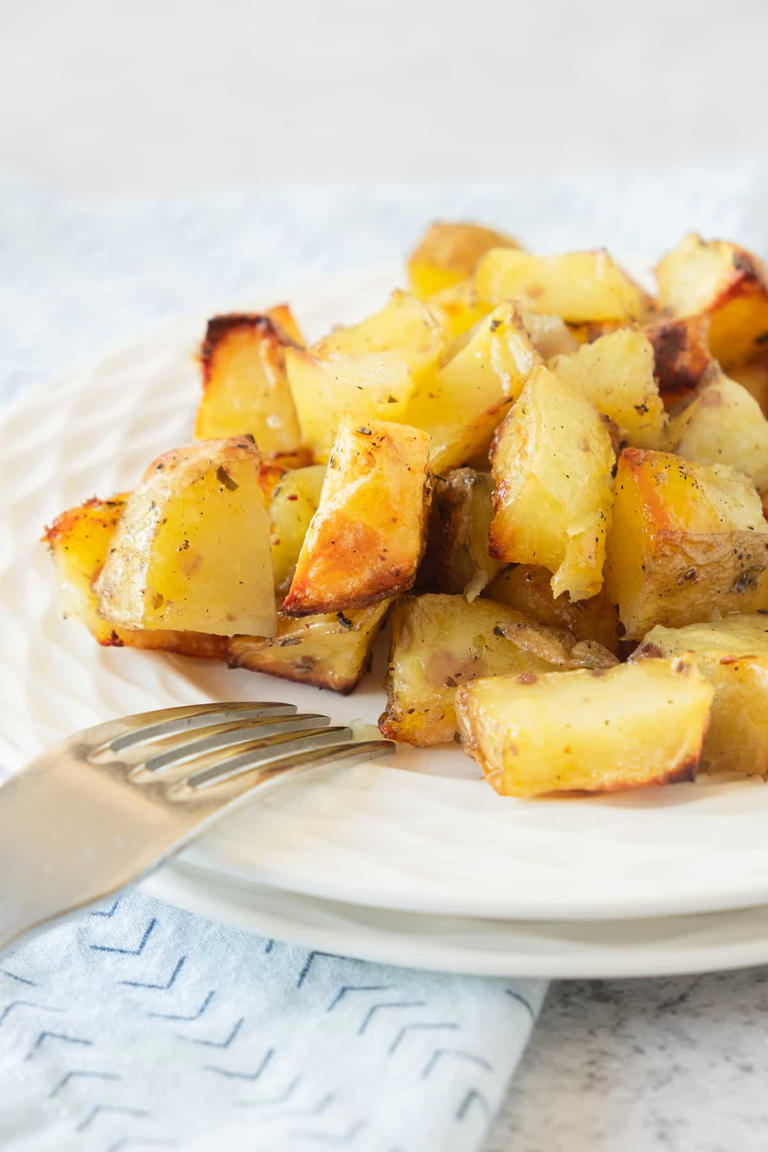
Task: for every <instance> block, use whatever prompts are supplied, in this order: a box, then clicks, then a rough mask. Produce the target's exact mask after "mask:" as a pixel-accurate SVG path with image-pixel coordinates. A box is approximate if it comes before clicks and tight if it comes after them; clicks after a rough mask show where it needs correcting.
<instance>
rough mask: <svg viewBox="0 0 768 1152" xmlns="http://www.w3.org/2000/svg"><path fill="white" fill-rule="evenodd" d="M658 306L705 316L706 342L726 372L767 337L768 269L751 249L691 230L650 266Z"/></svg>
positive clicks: (672, 313) (675, 313)
mask: <svg viewBox="0 0 768 1152" xmlns="http://www.w3.org/2000/svg"><path fill="white" fill-rule="evenodd" d="M656 279H657V280H658V284H659V307H660V308H662V309H665V310H666V311H667V312H668V313H669V315H670V316H673V317H680V316H696V315H699V314H703V315H706V316H709V318H710V326H709V347H710V350H711V352H712V355H713V356H714V357H715V359H717V360H719V361H720V363H721V364H722V365H723V367H724V368H725V369H726V371H727V370H728V369H729V368H731V367H733V366H734V365H736V364H743V363H745V362H746V361H748V360H750V359H751V358H752V357H753V356H755V355H756V354H757V353H759V352H760V350H761V348H762V347H764V345H765V341H766V339H768V270H766V268H765V265H763V264H762V263H761V261H759V260H758V259H757V257H756V256H754V255H753V254H752V253H751V252H748V251H747V250H746V249H745V248H741V247H739V246H738V245H737V244H731V243H728V242H727V241H725V240H703V239H702V238H701V236H697V235H696V233H694V232H691V233H689V235H687V236H686V237H684V239H683V240H681V242H680V243H679V244H678V246H677V248H674V249H672V251H671V252H667V253H666V255H665V256H663V257H662V259H661V260H660V261H659V263H658V264H657V266H656Z"/></svg>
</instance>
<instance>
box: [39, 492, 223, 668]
mask: <svg viewBox="0 0 768 1152" xmlns="http://www.w3.org/2000/svg"><path fill="white" fill-rule="evenodd" d="M127 499H128V497H127V495H125V494H123V493H121V494H119V495H117V496H113V497H112V498H111V499H110V500H97V499H95V498H94V499H92V500H86V502H85V504H82V505H81V506H80V507H78V508H70V509H68V510H67V511H66V512H62V513H61V515H60V516H57V517H56V519H55V520H54V522H53V524H52V525H51V526H50V527H49V528H46V530H45V535H44V536H43V540H44V541H45V543H46V544H47V545H48V549H49V551H50V553H51V558H52V559H53V564H54V568H55V571H56V578H57V581H58V585H59V594H60V600H61V606H62V609H63V611H64V615H65V616H73V617H75V618H76V619H78V620H80V621H81V622H82V623H83V624H84V625H85V626H86V628H87V629H88V631H89V632H90V633H91V635H92V636H93V637H94V638H95V639H96V640H97V641H98V642H99V644H101V645H103V646H104V647H116V648H122V647H124V646H125V647H129V648H150V649H162V650H164V651H166V652H179V653H181V654H182V655H184V656H200V657H204V658H209V659H223V658H224V656H225V649H226V640H225V639H224V637H223V636H209V635H206V634H205V633H202V632H174V631H170V630H159V629H153V630H148V629H140V628H134V629H128V628H116V627H115V625H114V624H111V623H110V622H109V621H107V620H105V619H104V617H103V616H101V615H100V614H99V608H98V604H97V601H96V593H95V592H94V590H93V581H94V580H95V578H96V577H97V576H98V574H99V572H100V571H101V568H102V565H103V564H104V561H105V559H106V557H107V553H108V551H109V548H110V543H111V541H112V537H113V536H114V534H115V528H116V527H117V525H118V523H119V521H120V517H121V516H122V514H123V509H124V508H125V503H126V500H127Z"/></svg>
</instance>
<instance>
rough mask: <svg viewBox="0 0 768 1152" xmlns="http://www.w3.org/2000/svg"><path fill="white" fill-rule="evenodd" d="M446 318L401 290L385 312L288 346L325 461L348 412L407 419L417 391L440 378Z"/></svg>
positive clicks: (311, 432) (311, 438) (312, 442)
mask: <svg viewBox="0 0 768 1152" xmlns="http://www.w3.org/2000/svg"><path fill="white" fill-rule="evenodd" d="M445 341H446V336H445V333H444V330H443V328H442V326H441V324H440V323H439V320H438V319H437V318H436V317H435V316H433V315H432V313H431V312H430V310H429V309H428V308H427V306H426V305H425V304H423V303H422V302H421V301H420V300H417V299H416V297H415V296H411V295H409V294H408V293H407V292H393V293H392V296H391V298H390V301H389V303H388V304H387V305H386V307H385V308H383V309H382V310H381V312H377V313H376V314H375V315H374V316H369V317H368V318H367V319H366V320H363V321H362V322H361V323H360V324H354V325H352V326H351V327H348V328H337V329H336V330H335V331H334V332H332V333H331V334H330V336H326V337H325V339H324V340H321V341H319V343H317V344H313V345H312V346H311V347H310V348H307V349H306V350H304V349H298V348H288V349H287V350H286V367H287V372H288V381H289V384H290V387H291V392H292V393H293V398H294V401H295V403H296V408H297V411H298V413H299V421H300V423H301V429H302V435H303V440H304V443H306V444H307V445H308V446H309V448H310V449H311V450H312V452H313V454H314V457H315V459H316V460H318V461H323V462H324V461H325V460H327V459H328V453H329V451H330V448H331V444H332V443H333V440H334V437H335V435H336V429H337V427H338V424H339V420H340V419H341V417H342V416H349V417H350V418H351V419H353V420H357V422H358V424H361V423H365V422H366V421H369V420H388V421H396V422H399V423H407V420H406V418H405V415H404V411H405V407H406V404H407V403H408V401H409V399H410V397H411V394H412V393H413V391H414V390H415V389H416V388H417V387H418V386H419V385H420V384H426V383H427V382H428V381H430V380H432V379H434V377H435V375H436V374H437V369H438V367H439V365H440V361H441V358H442V355H443V351H444V348H445Z"/></svg>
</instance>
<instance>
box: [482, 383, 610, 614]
mask: <svg viewBox="0 0 768 1152" xmlns="http://www.w3.org/2000/svg"><path fill="white" fill-rule="evenodd" d="M614 460H615V458H614V451H613V445H612V442H611V434H610V431H609V429H608V427H607V426H606V422H605V420H604V419H603V418H602V417H601V416H600V414H599V413H598V412H597V411H596V409H595V408H594V407H593V405H592V404H591V403H590V402H589V400H587V399H586V397H584V396H583V395H582V394H581V393H580V392H579V391H577V390H576V389H575V388H574V387H572V386H571V385H570V384H568V383H567V382H566V381H565V380H561V379H560V378H559V377H558V376H556V375H555V374H554V373H552V372H550V371H549V370H548V369H546V368H538V369H537V370H536V371H535V372H534V374H533V375H532V376H531V378H530V379H529V380H528V383H527V384H526V385H525V387H524V388H523V391H522V393H521V395H520V399H519V400H518V401H517V403H516V404H515V406H514V407H513V408H512V410H511V412H510V413H509V415H508V416H507V417H506V419H505V420H504V423H503V424H502V425H501V427H500V428H499V429H498V431H497V433H496V437H495V440H494V444H493V448H492V452H491V468H492V472H493V478H494V481H495V485H496V486H495V488H494V493H493V503H494V517H493V520H492V522H491V529H490V540H491V544H490V549H491V555H492V556H495V557H496V558H497V559H499V560H504V561H507V562H510V561H512V562H515V563H521V564H537V565H543V566H544V567H545V568H548V569H549V571H550V572H552V573H554V575H553V577H552V592H553V595H555V596H560V595H561V594H562V593H563V592H567V593H568V594H569V595H570V597H571V599H572V600H585V599H588V598H589V597H590V596H595V595H596V594H597V593H598V592H599V591H600V588H601V586H602V582H603V558H604V555H605V534H606V529H607V527H608V523H609V519H610V512H611V502H612V499H613V492H612V479H611V477H612V469H613V466H614Z"/></svg>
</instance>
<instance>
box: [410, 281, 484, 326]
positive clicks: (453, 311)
mask: <svg viewBox="0 0 768 1152" xmlns="http://www.w3.org/2000/svg"><path fill="white" fill-rule="evenodd" d="M424 302H425V304H427V305H428V307H429V310H430V312H431V313H432V315H433V316H435V317H436V318H437V320H438V321H439V323H440V325H441V327H442V328H443V330H444V332H445V334H446V337H447V338H448V340H459V339H461V337H463V336H464V335H465V334H466V333H467V332H469V330H470V329H471V328H474V326H475V325H476V324H479V323H480V321H481V320H482V319H483V318H484V317H485V316H487V315H488V313H489V312H490V311H491V306H490V304H484V303H482V302H481V301H480V300H478V298H477V292H475V284H474V281H473V280H472V279H471V278H470V279H468V280H460V281H459V282H458V283H457V284H451V285H450V287H448V288H443V289H442V290H441V291H439V292H435V293H434V294H433V295H431V296H426V297H425V298H424Z"/></svg>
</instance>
